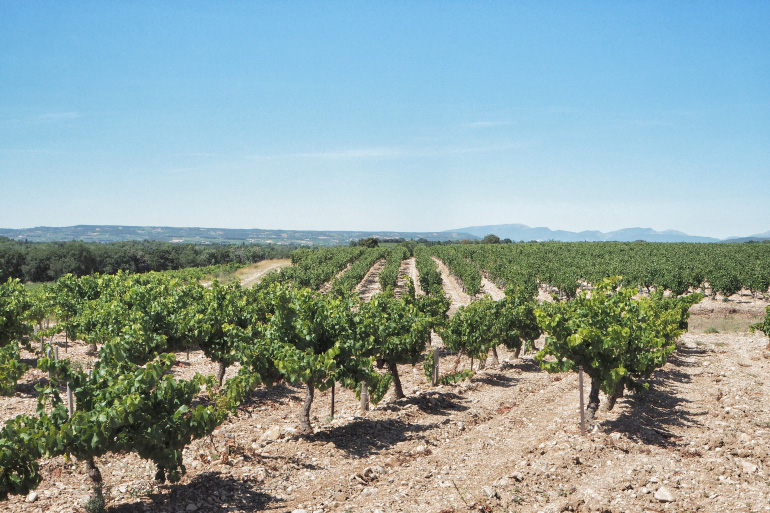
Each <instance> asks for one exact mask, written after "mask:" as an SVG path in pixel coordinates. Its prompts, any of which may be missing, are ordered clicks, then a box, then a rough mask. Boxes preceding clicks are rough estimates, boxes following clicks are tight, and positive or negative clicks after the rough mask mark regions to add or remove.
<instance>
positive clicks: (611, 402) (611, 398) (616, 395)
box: [604, 383, 625, 411]
mask: <svg viewBox="0 0 770 513" xmlns="http://www.w3.org/2000/svg"><path fill="white" fill-rule="evenodd" d="M624 391H625V386H623V383H618V384H617V386H616V387H615V391H614V392H613V393H612V394H610V395H608V396H607V402H606V403H605V404H604V407H605V409H606V410H607V411H612V409H613V408H614V407H615V403H616V402H617V401H618V399H620V398H621V397H623V392H624Z"/></svg>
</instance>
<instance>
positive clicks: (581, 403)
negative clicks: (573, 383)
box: [578, 365, 586, 435]
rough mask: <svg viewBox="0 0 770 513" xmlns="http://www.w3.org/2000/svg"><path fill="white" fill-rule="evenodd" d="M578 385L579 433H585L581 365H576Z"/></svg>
mask: <svg viewBox="0 0 770 513" xmlns="http://www.w3.org/2000/svg"><path fill="white" fill-rule="evenodd" d="M578 386H579V387H580V433H581V434H582V435H585V434H586V414H585V407H584V404H585V403H584V401H583V366H582V365H580V366H579V367H578Z"/></svg>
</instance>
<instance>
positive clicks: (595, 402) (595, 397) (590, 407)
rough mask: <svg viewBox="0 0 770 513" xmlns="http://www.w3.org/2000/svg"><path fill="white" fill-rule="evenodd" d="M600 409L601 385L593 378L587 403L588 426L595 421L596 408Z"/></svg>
mask: <svg viewBox="0 0 770 513" xmlns="http://www.w3.org/2000/svg"><path fill="white" fill-rule="evenodd" d="M598 409H599V385H598V384H597V383H596V380H595V379H594V378H591V392H589V394H588V404H587V405H586V426H587V427H589V428H590V427H591V426H593V423H594V417H595V416H596V410H598Z"/></svg>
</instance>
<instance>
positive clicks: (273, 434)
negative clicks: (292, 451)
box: [259, 426, 281, 442]
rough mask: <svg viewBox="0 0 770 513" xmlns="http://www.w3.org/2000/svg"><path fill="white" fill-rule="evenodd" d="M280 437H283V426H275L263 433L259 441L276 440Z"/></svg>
mask: <svg viewBox="0 0 770 513" xmlns="http://www.w3.org/2000/svg"><path fill="white" fill-rule="evenodd" d="M280 437H281V426H273V427H271V428H270V429H268V430H267V431H265V432H264V433H263V434H262V437H261V438H260V439H259V441H260V442H265V441H267V440H271V441H275V440H278V439H279V438H280Z"/></svg>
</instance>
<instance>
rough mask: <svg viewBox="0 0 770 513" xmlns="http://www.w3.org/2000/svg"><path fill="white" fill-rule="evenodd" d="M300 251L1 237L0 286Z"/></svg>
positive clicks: (246, 260)
mask: <svg viewBox="0 0 770 513" xmlns="http://www.w3.org/2000/svg"><path fill="white" fill-rule="evenodd" d="M295 249H297V247H296V246H277V245H275V246H273V245H269V246H268V245H257V244H217V245H196V244H178V243H172V242H161V241H150V240H145V241H128V242H111V243H108V244H104V243H99V242H81V241H70V242H34V243H33V242H21V241H14V240H11V239H9V238H7V237H0V281H2V282H4V281H6V280H7V279H8V278H9V277H10V278H19V279H21V280H22V281H24V282H45V281H53V280H56V279H58V278H59V277H60V276H63V275H65V274H67V273H71V274H74V275H76V276H83V275H87V274H92V273H102V274H113V273H116V272H117V271H119V270H126V271H131V272H134V273H143V272H148V271H169V270H174V269H185V268H188V267H205V266H209V265H220V264H228V263H231V262H237V263H240V264H250V263H253V262H259V261H261V260H266V259H270V258H288V257H289V254H290V253H291V252H292V251H294V250H295Z"/></svg>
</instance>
